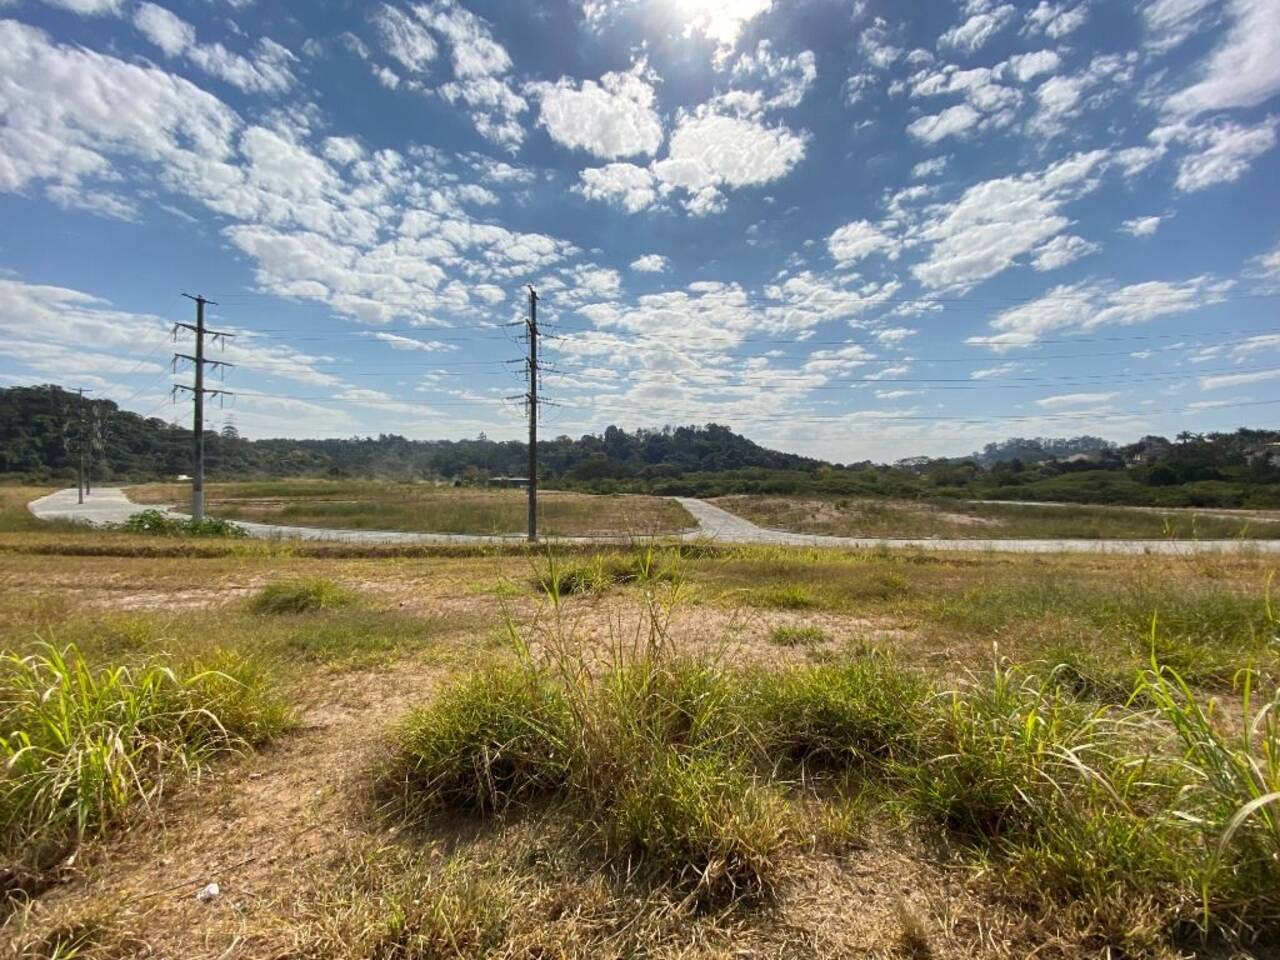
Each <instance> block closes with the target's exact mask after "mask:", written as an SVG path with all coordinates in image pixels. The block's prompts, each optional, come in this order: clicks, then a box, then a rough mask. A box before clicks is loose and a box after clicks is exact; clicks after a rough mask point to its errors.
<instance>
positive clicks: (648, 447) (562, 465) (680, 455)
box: [0, 386, 822, 482]
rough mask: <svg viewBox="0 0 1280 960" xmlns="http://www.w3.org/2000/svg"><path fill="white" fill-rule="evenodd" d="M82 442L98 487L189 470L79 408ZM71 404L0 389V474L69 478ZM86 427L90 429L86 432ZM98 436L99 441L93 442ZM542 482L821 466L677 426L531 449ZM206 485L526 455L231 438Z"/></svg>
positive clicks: (175, 438) (179, 433) (140, 426)
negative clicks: (543, 477) (91, 450)
mask: <svg viewBox="0 0 1280 960" xmlns="http://www.w3.org/2000/svg"><path fill="white" fill-rule="evenodd" d="M84 411H85V418H84V423H85V436H86V438H87V440H86V442H87V443H88V444H89V445H90V446H92V447H94V448H95V452H94V455H93V461H94V470H93V472H94V476H95V477H96V479H98V480H99V481H100V482H111V481H117V480H149V479H158V478H164V477H173V476H176V475H178V474H183V473H188V472H189V471H190V469H191V431H190V430H185V429H181V428H178V427H175V426H173V425H171V424H169V423H166V422H165V421H164V420H161V419H159V418H156V417H151V418H144V417H141V416H139V415H138V414H136V413H130V412H128V411H125V410H121V409H120V408H119V407H118V406H117V405H116V404H115V403H113V402H111V401H110V400H86V401H85V403H84ZM80 414H81V408H80V406H79V399H78V397H77V395H76V394H74V393H70V392H68V391H66V390H63V389H61V388H60V387H56V386H41V387H11V388H8V389H0V473H8V474H19V475H23V476H26V477H29V478H32V479H41V478H48V477H67V476H70V475H73V474H74V472H75V469H76V463H77V460H78V457H79V452H78V450H79V447H78V443H79V437H80V423H81V420H80ZM95 423H97V424H98V425H99V426H98V427H97V429H96V431H95ZM98 435H100V436H101V442H100V443H97V442H95V439H94V438H95V437H96V436H98ZM538 456H539V461H540V464H541V471H542V472H543V473H545V475H546V476H547V477H549V478H563V479H565V480H568V481H583V482H586V481H591V480H596V479H600V478H604V477H610V478H636V479H661V478H666V477H676V476H680V475H682V474H686V473H701V472H710V471H722V470H742V469H766V470H799V471H811V470H814V469H816V468H818V467H820V466H822V464H821V463H820V462H819V461H817V460H811V459H809V458H807V457H800V456H796V455H795V454H789V453H779V452H777V451H775V450H766V449H765V448H764V447H761V446H760V445H759V444H756V443H753V442H752V441H750V440H748V439H747V438H745V437H742V436H739V435H738V434H736V433H734V432H733V431H732V430H730V429H728V428H727V427H722V426H718V425H715V424H709V425H707V426H705V427H675V428H671V427H668V428H664V429H662V430H638V431H636V432H635V433H628V432H626V431H623V430H619V429H618V428H617V427H609V428H608V429H607V430H605V432H604V433H603V435H601V436H592V435H588V436H584V437H580V438H578V439H576V440H574V439H571V438H569V437H557V438H555V439H551V440H546V441H542V442H539V444H538ZM206 457H207V470H208V475H209V477H210V478H211V479H214V480H218V479H223V480H230V479H244V478H250V477H265V476H272V477H288V476H299V477H379V478H389V479H417V478H425V477H441V478H459V477H466V478H476V479H479V478H482V477H487V476H524V474H525V473H526V472H527V469H528V468H527V463H528V460H527V454H526V446H525V444H523V443H519V442H515V441H507V442H495V441H492V440H488V439H486V438H485V437H484V436H483V435H481V436H480V437H479V438H477V439H475V440H456V441H455V440H429V441H423V440H408V439H406V438H405V437H400V436H394V435H385V434H384V435H382V436H379V437H354V438H351V439H345V440H286V439H276V440H245V439H242V438H240V437H238V436H237V435H236V434H235V431H234V429H227V430H224V431H222V432H219V433H213V432H210V433H209V434H208V436H207V440H206Z"/></svg>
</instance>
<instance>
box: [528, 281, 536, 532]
mask: <svg viewBox="0 0 1280 960" xmlns="http://www.w3.org/2000/svg"><path fill="white" fill-rule="evenodd" d="M528 327H529V398H528V399H529V542H530V543H537V542H538V292H537V291H536V290H534V289H533V286H532V285H530V287H529V320H528Z"/></svg>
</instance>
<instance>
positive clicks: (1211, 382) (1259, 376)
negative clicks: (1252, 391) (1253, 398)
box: [1200, 369, 1280, 390]
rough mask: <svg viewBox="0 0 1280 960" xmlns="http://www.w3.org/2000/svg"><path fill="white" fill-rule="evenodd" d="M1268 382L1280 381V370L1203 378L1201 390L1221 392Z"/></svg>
mask: <svg viewBox="0 0 1280 960" xmlns="http://www.w3.org/2000/svg"><path fill="white" fill-rule="evenodd" d="M1267 380H1280V369H1276V370H1259V371H1257V372H1254V373H1224V374H1221V375H1218V376H1212V377H1201V378H1200V389H1201V390H1221V389H1222V388H1223V387H1239V386H1243V385H1244V384H1247V383H1263V382H1265V381H1267Z"/></svg>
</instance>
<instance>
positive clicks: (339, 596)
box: [250, 579, 358, 613]
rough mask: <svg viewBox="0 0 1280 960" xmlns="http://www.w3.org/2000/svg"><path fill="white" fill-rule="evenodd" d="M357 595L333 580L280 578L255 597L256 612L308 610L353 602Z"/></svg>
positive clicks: (334, 606) (330, 607)
mask: <svg viewBox="0 0 1280 960" xmlns="http://www.w3.org/2000/svg"><path fill="white" fill-rule="evenodd" d="M357 599H358V598H357V596H356V594H355V593H353V592H352V591H351V590H348V589H347V588H345V587H341V586H339V585H338V584H336V583H334V582H333V581H332V580H319V579H316V580H278V581H276V582H275V583H269V584H267V585H266V586H265V587H263V588H262V590H260V591H259V592H258V595H257V596H256V597H254V598H253V600H252V602H251V603H250V607H251V608H252V609H253V611H254V612H255V613H308V612H310V611H312V610H332V609H335V608H338V607H349V606H351V605H353V604H354V603H355V602H356V600H357Z"/></svg>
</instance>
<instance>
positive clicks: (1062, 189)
mask: <svg viewBox="0 0 1280 960" xmlns="http://www.w3.org/2000/svg"><path fill="white" fill-rule="evenodd" d="M1105 157H1106V153H1105V151H1101V150H1095V151H1092V152H1089V153H1080V154H1076V155H1075V156H1073V157H1069V158H1067V159H1065V160H1061V161H1059V162H1057V163H1055V164H1052V165H1050V166H1049V167H1047V168H1045V169H1044V170H1043V171H1041V172H1039V173H1024V174H1020V175H1018V176H1013V177H1000V178H998V179H995V180H987V181H984V182H982V183H978V184H975V185H974V186H972V187H970V188H969V189H968V190H966V191H965V192H964V194H963V196H961V198H960V199H959V200H957V201H955V202H954V203H950V204H945V205H940V206H939V207H937V208H936V209H934V210H933V211H932V213H931V216H930V217H929V218H928V219H927V220H926V221H924V222H923V223H921V224H920V225H919V226H918V227H916V228H915V231H914V233H915V236H916V238H917V239H919V240H920V241H924V242H927V243H929V244H930V245H931V246H930V248H929V252H928V255H927V257H926V258H925V259H924V260H922V261H921V262H919V263H917V264H916V265H915V266H913V267H912V268H911V272H912V273H913V274H914V275H915V277H916V279H918V280H919V281H920V282H921V283H923V284H924V285H925V286H927V287H935V288H937V287H964V286H967V285H970V284H973V283H976V282H978V281H979V280H985V279H987V278H988V277H992V276H995V275H996V274H997V273H1000V272H1001V271H1003V270H1005V269H1007V268H1008V267H1010V266H1012V265H1013V263H1014V262H1015V261H1016V259H1017V258H1018V257H1020V256H1023V255H1025V254H1026V253H1028V252H1029V251H1031V250H1034V249H1036V248H1038V247H1040V246H1041V245H1042V244H1044V243H1045V242H1046V241H1048V240H1049V239H1050V238H1052V237H1054V236H1056V235H1057V234H1059V233H1061V232H1062V231H1063V230H1064V229H1065V228H1066V227H1067V226H1068V224H1069V223H1070V221H1069V219H1068V218H1067V217H1066V216H1065V215H1064V214H1063V213H1062V209H1061V208H1062V207H1063V206H1064V205H1065V204H1067V203H1069V202H1070V201H1071V200H1074V199H1076V198H1078V197H1080V196H1082V195H1083V194H1085V193H1088V192H1090V191H1091V190H1093V189H1094V188H1095V187H1096V186H1097V180H1096V178H1095V176H1094V173H1095V171H1096V170H1097V168H1098V167H1099V166H1100V165H1101V164H1102V162H1103V160H1104V159H1105Z"/></svg>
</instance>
